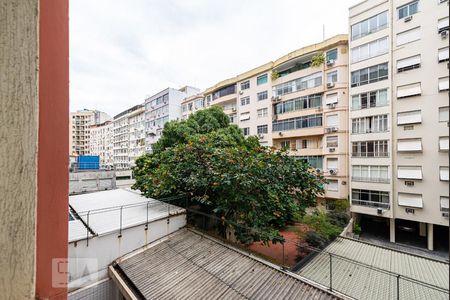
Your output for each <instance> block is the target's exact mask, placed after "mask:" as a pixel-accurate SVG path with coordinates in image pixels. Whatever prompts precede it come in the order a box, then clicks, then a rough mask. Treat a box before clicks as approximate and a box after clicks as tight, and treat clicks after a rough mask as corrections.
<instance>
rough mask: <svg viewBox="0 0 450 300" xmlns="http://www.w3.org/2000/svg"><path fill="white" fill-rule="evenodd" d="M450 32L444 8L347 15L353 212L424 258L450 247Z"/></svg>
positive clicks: (394, 2)
mask: <svg viewBox="0 0 450 300" xmlns="http://www.w3.org/2000/svg"><path fill="white" fill-rule="evenodd" d="M448 22H449V18H448V1H439V0H436V1H423V0H420V1H410V0H390V1H386V0H370V1H364V2H361V3H360V4H357V5H355V6H353V7H351V8H350V28H349V29H350V42H349V45H350V73H349V74H350V78H351V84H350V97H351V107H350V123H349V126H350V128H351V135H350V141H349V147H351V149H352V150H351V151H352V153H351V158H350V175H351V180H350V191H351V211H352V212H353V213H354V215H355V217H356V218H357V219H359V220H360V221H361V224H362V225H363V231H364V229H365V228H364V226H366V229H368V230H370V228H374V227H377V228H378V229H379V230H382V229H383V228H385V232H386V235H387V236H388V237H389V239H390V241H391V242H397V241H398V242H402V241H403V240H405V241H408V242H410V241H412V240H415V241H416V243H417V244H419V245H420V244H421V245H423V246H426V247H428V249H430V250H432V249H434V247H435V246H438V245H437V244H436V243H435V241H436V238H435V237H436V236H437V235H439V237H440V238H444V239H445V237H446V240H447V244H448V222H449V221H448V207H449V204H448V202H449V200H448V199H449V198H448V195H449V194H448V174H449V173H448V153H447V152H448V139H449V138H448V126H447V122H448V118H449V117H448V114H449V113H448V110H449V107H448V86H449V77H448V58H449V48H448V28H449V27H448ZM443 232H446V233H445V234H443Z"/></svg>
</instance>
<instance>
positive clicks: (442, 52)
mask: <svg viewBox="0 0 450 300" xmlns="http://www.w3.org/2000/svg"><path fill="white" fill-rule="evenodd" d="M448 49H449V48H448V47H445V48H442V49H439V53H438V57H439V61H444V60H447V59H448Z"/></svg>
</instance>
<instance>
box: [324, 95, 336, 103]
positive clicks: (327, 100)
mask: <svg viewBox="0 0 450 300" xmlns="http://www.w3.org/2000/svg"><path fill="white" fill-rule="evenodd" d="M333 103H338V93H334V94H329V95H327V96H326V98H325V104H333Z"/></svg>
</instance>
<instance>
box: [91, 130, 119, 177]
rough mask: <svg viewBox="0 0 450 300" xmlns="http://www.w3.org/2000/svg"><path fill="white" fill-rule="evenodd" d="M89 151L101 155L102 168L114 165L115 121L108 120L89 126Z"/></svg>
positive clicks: (109, 167) (110, 167)
mask: <svg viewBox="0 0 450 300" xmlns="http://www.w3.org/2000/svg"><path fill="white" fill-rule="evenodd" d="M89 132H90V136H89V153H90V154H91V155H98V156H99V157H100V167H101V168H102V169H112V168H113V167H114V152H113V123H112V122H111V121H106V122H104V123H101V124H98V125H91V126H90V127H89Z"/></svg>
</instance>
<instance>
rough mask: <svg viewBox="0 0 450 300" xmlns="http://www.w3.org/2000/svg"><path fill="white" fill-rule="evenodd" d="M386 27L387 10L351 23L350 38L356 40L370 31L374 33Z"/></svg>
mask: <svg viewBox="0 0 450 300" xmlns="http://www.w3.org/2000/svg"><path fill="white" fill-rule="evenodd" d="M386 27H387V11H385V12H382V13H380V14H378V15H376V16H373V17H371V18H369V19H366V20H363V21H361V22H359V23H356V24H354V25H352V27H351V37H352V40H356V39H359V38H361V37H363V36H366V35H368V34H370V33H374V32H377V31H379V30H381V29H384V28H386Z"/></svg>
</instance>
